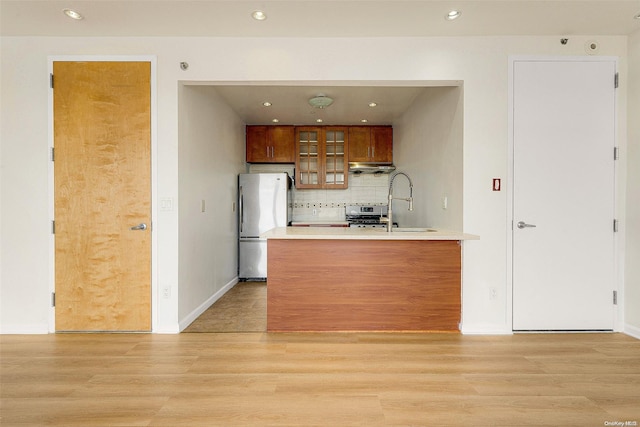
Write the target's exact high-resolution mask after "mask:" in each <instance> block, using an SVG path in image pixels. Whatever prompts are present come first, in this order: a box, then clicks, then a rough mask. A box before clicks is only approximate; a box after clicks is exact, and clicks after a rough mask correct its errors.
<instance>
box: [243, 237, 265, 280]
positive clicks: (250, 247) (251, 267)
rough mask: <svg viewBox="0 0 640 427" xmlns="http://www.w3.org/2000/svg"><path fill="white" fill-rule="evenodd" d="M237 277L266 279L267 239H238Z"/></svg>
mask: <svg viewBox="0 0 640 427" xmlns="http://www.w3.org/2000/svg"><path fill="white" fill-rule="evenodd" d="M238 263H239V271H238V278H240V279H266V277H267V240H266V239H242V240H240V256H239V261H238Z"/></svg>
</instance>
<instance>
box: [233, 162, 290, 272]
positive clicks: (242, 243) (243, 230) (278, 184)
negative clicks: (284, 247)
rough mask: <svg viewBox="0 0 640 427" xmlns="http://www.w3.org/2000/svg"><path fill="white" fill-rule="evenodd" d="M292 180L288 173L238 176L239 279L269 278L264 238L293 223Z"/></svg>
mask: <svg viewBox="0 0 640 427" xmlns="http://www.w3.org/2000/svg"><path fill="white" fill-rule="evenodd" d="M290 194H291V178H290V177H289V175H288V174H286V173H247V174H240V175H239V176H238V214H239V218H238V236H239V245H238V247H239V256H238V278H239V279H240V280H263V279H266V278H267V240H266V239H263V238H260V234H262V233H264V232H265V231H269V230H271V229H272V228H275V227H286V226H287V225H289V223H290V220H291V212H292V209H293V207H292V205H291V202H290Z"/></svg>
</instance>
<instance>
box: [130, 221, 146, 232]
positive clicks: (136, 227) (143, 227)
mask: <svg viewBox="0 0 640 427" xmlns="http://www.w3.org/2000/svg"><path fill="white" fill-rule="evenodd" d="M146 229H147V224H145V223H144V222H143V223H142V224H138V225H134V226H133V227H129V230H134V231H135V230H146Z"/></svg>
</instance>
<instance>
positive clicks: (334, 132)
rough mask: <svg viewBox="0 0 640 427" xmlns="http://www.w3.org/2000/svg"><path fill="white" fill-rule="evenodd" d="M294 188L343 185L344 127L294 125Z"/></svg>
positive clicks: (346, 130) (345, 165) (345, 176)
mask: <svg viewBox="0 0 640 427" xmlns="http://www.w3.org/2000/svg"><path fill="white" fill-rule="evenodd" d="M295 134H296V138H295V139H296V180H295V182H296V188H299V189H304V188H324V189H342V188H347V184H348V183H347V179H348V172H349V164H348V160H347V152H348V151H347V150H348V146H349V144H348V142H349V141H348V137H349V128H348V127H334V126H320V127H311V126H299V127H296V132H295Z"/></svg>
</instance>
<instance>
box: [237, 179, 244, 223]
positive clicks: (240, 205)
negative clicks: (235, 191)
mask: <svg viewBox="0 0 640 427" xmlns="http://www.w3.org/2000/svg"><path fill="white" fill-rule="evenodd" d="M238 200H239V202H240V203H238V205H239V206H238V210H239V211H240V233H242V227H243V225H244V196H243V194H242V185H241V186H240V197H239V198H238Z"/></svg>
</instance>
